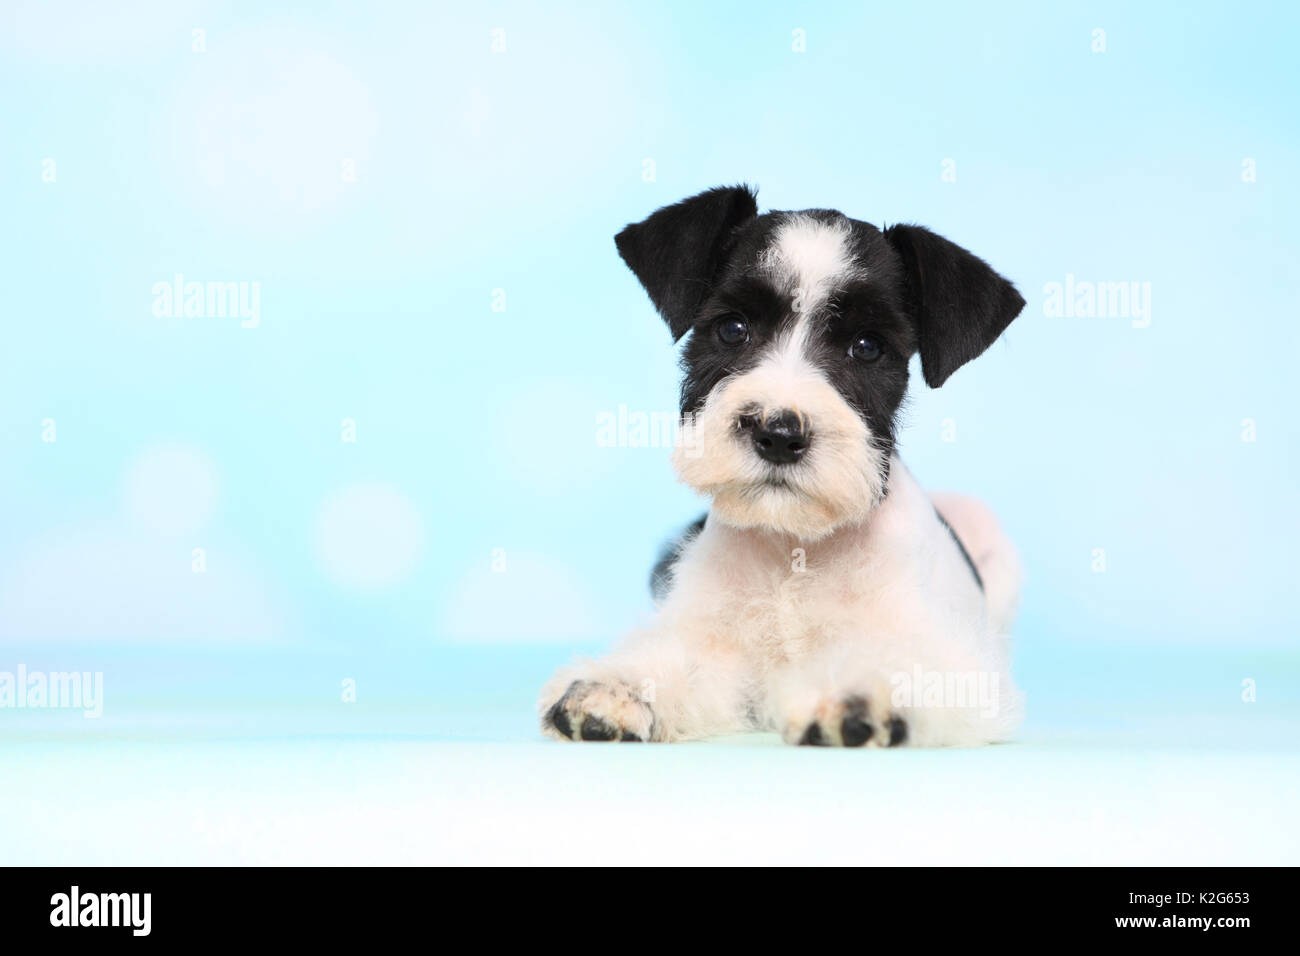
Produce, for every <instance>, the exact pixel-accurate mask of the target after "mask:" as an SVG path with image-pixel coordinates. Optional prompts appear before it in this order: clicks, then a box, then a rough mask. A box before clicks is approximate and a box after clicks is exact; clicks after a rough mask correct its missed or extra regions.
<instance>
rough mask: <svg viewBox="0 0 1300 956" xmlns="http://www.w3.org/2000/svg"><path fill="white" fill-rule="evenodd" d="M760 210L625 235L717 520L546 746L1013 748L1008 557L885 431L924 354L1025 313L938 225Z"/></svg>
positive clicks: (688, 205)
mask: <svg viewBox="0 0 1300 956" xmlns="http://www.w3.org/2000/svg"><path fill="white" fill-rule="evenodd" d="M754 205H755V204H754V200H753V196H752V193H749V192H748V191H746V190H739V189H736V190H713V191H710V192H709V193H705V194H702V195H701V196H699V197H695V198H693V199H692V200H687V201H686V202H684V203H680V204H678V205H677V206H674V207H668V208H667V209H665V210H661V211H660V212H659V213H656V214H655V216H652V217H651V218H650V219H648V220H646V222H644V223H641V224H638V225H637V226H630V227H628V229H627V230H625V231H624V233H622V234H620V236H619V248H620V252H621V253H622V254H623V256H624V258H625V259H626V260H627V261H628V263H629V265H630V266H632V268H633V270H634V271H635V272H637V274H638V277H639V278H641V280H642V282H643V283H644V284H645V286H646V288H647V290H648V291H649V292H650V294H651V298H652V299H653V300H654V301H655V303H656V305H657V306H658V307H659V309H660V311H661V313H663V315H664V317H665V319H666V320H667V321H668V323H669V326H670V328H671V329H672V330H673V332H674V335H675V336H677V337H681V336H682V335H685V334H686V333H688V332H689V333H690V335H691V338H690V340H689V342H688V344H687V346H686V349H685V352H684V365H685V370H686V379H685V382H684V385H683V396H682V411H683V440H682V442H681V443H680V444H679V447H678V448H677V449H676V450H675V453H674V464H675V466H676V468H677V471H678V473H679V475H680V476H681V477H682V479H683V480H684V481H686V482H687V483H688V484H690V485H691V486H692V487H694V488H696V489H697V490H699V491H701V492H702V493H704V494H706V495H708V496H709V497H711V499H712V502H713V504H712V508H711V511H710V514H709V516H708V518H707V520H706V522H705V523H704V525H703V527H702V528H701V529H700V530H699V531H698V533H695V534H693V535H691V536H689V538H688V539H687V540H686V541H685V542H684V544H683V545H682V546H681V548H680V550H679V551H678V552H677V553H676V555H675V559H674V560H672V561H671V562H666V563H665V564H664V565H662V566H661V568H659V569H657V572H656V573H657V581H658V584H659V586H660V587H661V589H662V590H663V592H664V593H663V596H662V601H661V605H660V608H659V611H658V615H657V617H656V619H655V621H654V623H653V624H652V625H651V626H650V627H649V628H648V629H647V630H645V631H642V632H639V633H636V634H633V635H631V636H629V637H628V638H627V639H626V640H625V641H624V642H623V643H622V645H621V646H620V647H619V648H618V649H617V650H616V651H615V652H614V653H612V654H611V655H609V656H608V657H606V658H604V659H602V660H598V661H583V662H578V663H576V664H574V665H573V666H571V667H569V668H566V669H564V670H562V671H561V672H560V673H558V674H557V675H556V677H555V678H554V679H553V680H552V681H551V682H550V683H549V684H548V685H547V687H546V688H545V689H544V690H543V693H542V698H541V709H542V726H543V730H544V731H545V732H547V733H548V734H550V735H552V736H555V737H558V738H562V739H584V740H593V739H604V740H609V739H613V740H658V741H668V740H681V739H688V738H695V737H702V736H710V735H716V734H727V733H735V732H738V731H742V730H750V729H771V730H775V731H777V732H779V733H781V734H782V736H783V737H784V738H785V739H786V740H787V741H789V742H791V743H812V744H829V745H849V746H856V745H863V744H866V745H870V746H897V745H899V744H902V743H909V744H913V745H923V746H924V745H948V744H973V743H984V742H989V741H994V740H1000V739H1004V738H1005V737H1006V736H1007V735H1008V734H1009V733H1010V731H1011V730H1012V729H1013V728H1014V726H1015V724H1016V723H1017V721H1018V719H1019V715H1020V711H1021V697H1020V694H1019V692H1018V691H1017V690H1016V688H1015V687H1014V685H1013V684H1012V682H1011V678H1010V673H1009V654H1008V648H1007V636H1006V632H1007V628H1008V627H1009V624H1010V618H1011V615H1012V614H1013V612H1014V606H1015V601H1016V597H1017V594H1018V590H1019V569H1018V563H1017V560H1016V557H1015V553H1014V550H1013V549H1012V548H1011V546H1010V544H1009V542H1007V541H1006V539H1005V538H1004V537H1003V535H1002V534H1001V532H1000V531H999V530H998V528H997V525H996V522H995V521H993V520H992V518H991V516H990V515H989V514H988V512H987V511H986V510H984V509H983V508H982V506H980V505H979V504H978V503H977V502H973V501H971V500H970V499H963V498H958V497H948V498H944V499H940V500H939V502H938V508H939V510H936V502H934V501H932V500H931V499H930V498H929V497H927V496H926V495H925V493H924V492H923V491H922V490H921V489H920V487H919V485H918V484H917V483H916V481H915V480H914V479H913V478H912V476H911V474H910V473H909V472H908V471H907V469H906V468H905V467H904V466H903V464H902V462H901V461H900V460H899V458H898V456H897V454H896V453H895V451H894V419H895V415H896V412H897V408H898V405H899V403H900V402H901V400H902V397H903V394H904V392H905V390H906V384H907V375H908V372H907V360H908V358H909V357H910V356H911V355H912V354H913V353H914V352H916V351H917V350H920V351H921V353H922V362H923V370H924V372H925V375H926V378H927V380H928V381H930V382H931V384H936V385H937V384H940V383H941V382H942V381H943V380H944V379H945V378H947V376H948V375H949V374H951V372H952V371H953V370H954V369H955V368H956V367H958V366H960V365H961V364H963V363H964V362H965V361H966V360H968V359H969V358H972V357H974V355H977V354H979V352H981V351H983V349H984V348H985V347H986V346H987V344H988V342H989V341H991V340H992V338H994V337H996V335H997V334H999V333H1000V332H1001V330H1002V329H1003V328H1005V325H1006V324H1007V323H1008V322H1010V320H1011V318H1013V317H1014V314H1015V312H1018V311H1019V308H1020V306H1021V305H1023V300H1021V299H1020V297H1019V296H1018V295H1017V294H1016V293H1015V290H1014V289H1012V288H1011V286H1010V284H1009V283H1006V281H1005V280H1003V279H1001V277H999V276H997V275H996V274H995V273H993V272H992V270H990V269H988V267H987V266H986V265H984V263H983V262H981V261H980V260H978V259H976V258H975V257H973V256H971V255H970V254H969V253H967V252H965V251H964V250H961V249H959V248H958V247H956V246H952V244H951V243H947V241H946V240H942V239H940V238H939V237H937V236H934V235H933V234H932V233H928V232H927V231H925V230H919V229H917V228H916V227H895V230H890V231H887V232H886V233H881V232H880V231H879V230H876V229H875V227H873V226H869V225H867V224H865V223H859V222H857V221H856V220H850V219H848V218H847V217H844V216H843V215H841V214H839V213H835V212H832V211H825V210H814V211H809V212H804V213H775V214H773V213H769V214H767V215H766V216H758V215H757V214H756V209H755V208H754ZM963 284H967V285H971V286H972V287H973V289H972V290H963V288H961V286H962V285H963ZM963 297H965V301H962V299H963ZM1008 313H1010V314H1008ZM941 514H942V517H941Z"/></svg>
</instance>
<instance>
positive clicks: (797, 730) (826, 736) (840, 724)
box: [782, 694, 907, 747]
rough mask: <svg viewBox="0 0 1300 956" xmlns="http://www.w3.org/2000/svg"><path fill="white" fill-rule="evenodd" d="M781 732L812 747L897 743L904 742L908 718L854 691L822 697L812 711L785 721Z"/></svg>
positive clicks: (790, 738) (883, 745) (873, 745)
mask: <svg viewBox="0 0 1300 956" xmlns="http://www.w3.org/2000/svg"><path fill="white" fill-rule="evenodd" d="M782 736H784V738H785V741H786V743H790V744H803V745H810V746H814V747H899V746H902V745H903V744H905V743H907V721H906V720H904V719H903V718H902V717H901V716H900V715H898V714H896V713H894V712H893V711H891V710H890V709H889V708H888V707H875V706H873V704H872V701H871V700H869V699H868V698H866V697H863V696H861V695H856V694H853V695H849V696H847V697H834V698H827V699H825V700H822V701H821V702H819V703H818V704H817V706H816V708H815V709H814V711H813V713H812V714H811V715H809V716H807V717H805V718H802V719H796V720H792V721H788V722H787V724H786V727H785V731H784V733H783V735H782Z"/></svg>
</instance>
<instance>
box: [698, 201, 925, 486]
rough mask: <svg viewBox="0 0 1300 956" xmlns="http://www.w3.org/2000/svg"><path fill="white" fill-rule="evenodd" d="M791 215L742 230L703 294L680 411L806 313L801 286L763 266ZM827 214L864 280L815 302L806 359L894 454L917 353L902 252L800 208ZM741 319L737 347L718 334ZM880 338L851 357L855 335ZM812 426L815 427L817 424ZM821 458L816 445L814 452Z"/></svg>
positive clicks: (864, 229) (865, 227)
mask: <svg viewBox="0 0 1300 956" xmlns="http://www.w3.org/2000/svg"><path fill="white" fill-rule="evenodd" d="M790 215H791V214H790V213H767V214H766V215H763V216H759V217H757V218H756V219H755V220H754V221H753V222H752V223H751V224H749V225H747V226H745V227H743V228H742V229H741V230H739V231H738V233H737V235H736V237H735V246H734V251H733V253H732V258H731V260H730V262H729V263H728V266H727V268H726V269H724V270H723V272H722V274H721V275H720V277H719V279H718V281H717V283H716V285H715V286H714V288H713V289H712V291H711V293H710V295H709V296H708V298H707V299H705V301H704V303H703V305H702V306H701V308H700V311H699V313H698V315H697V317H696V322H695V325H694V327H693V328H692V330H691V333H690V338H689V339H688V340H687V343H686V347H685V349H684V350H683V353H682V367H683V372H684V377H683V381H682V396H681V411H682V414H683V415H687V414H691V413H694V412H698V411H699V410H700V408H701V407H702V406H703V404H704V402H705V400H706V399H707V398H708V396H709V393H710V392H711V391H712V390H713V389H714V388H715V387H716V386H717V385H718V384H719V383H720V382H722V381H723V380H724V379H726V378H727V377H728V376H732V375H739V374H742V373H744V372H746V371H749V370H750V369H752V368H753V367H754V366H755V365H757V364H758V363H759V362H760V361H762V359H763V358H764V356H765V354H766V353H767V352H768V351H769V350H770V348H771V347H772V345H773V343H774V342H775V340H776V339H777V338H778V337H779V336H781V335H783V334H785V333H788V332H789V331H791V330H792V329H793V328H794V326H795V324H796V323H797V322H798V321H799V320H800V318H801V316H800V315H799V314H797V313H796V312H795V297H796V294H797V290H795V289H793V288H780V287H778V286H777V285H776V282H777V281H778V279H776V278H774V277H773V276H772V275H770V274H769V273H768V272H766V271H765V270H764V269H763V268H762V267H761V256H762V254H763V252H764V251H765V250H766V249H767V248H768V247H770V246H771V244H772V242H773V240H774V239H775V233H776V230H777V229H779V228H780V226H781V225H782V224H783V223H785V222H786V221H787V220H788V218H789V217H790ZM801 215H804V216H810V217H812V218H818V219H823V220H840V221H847V222H849V223H850V225H851V227H852V232H851V237H850V245H851V249H852V254H853V258H854V260H855V263H856V265H857V266H858V267H859V268H860V269H862V270H864V272H865V276H866V278H865V279H861V280H855V281H852V282H849V283H846V284H845V285H844V286H842V287H841V288H838V289H836V290H834V292H833V293H832V294H831V295H829V296H828V297H827V298H826V299H825V300H823V301H820V302H817V303H815V304H814V310H813V311H812V312H811V313H810V314H809V315H808V317H807V318H808V321H809V322H810V323H811V325H810V329H809V335H808V336H807V339H806V344H805V355H806V356H807V358H808V360H809V361H810V362H811V363H812V364H814V365H815V366H816V367H818V368H819V369H821V371H822V373H823V374H824V375H825V376H826V378H827V380H828V381H829V382H830V383H831V385H832V386H834V387H835V389H836V390H837V391H838V392H839V393H840V395H841V396H843V398H844V400H845V402H847V403H848V405H849V406H850V407H851V408H853V409H854V410H855V411H856V412H857V413H858V415H859V416H861V418H862V419H863V421H865V422H866V424H867V427H868V428H869V429H870V430H871V434H872V435H873V436H874V439H875V443H876V446H877V447H878V448H879V450H880V451H881V452H882V453H883V455H884V459H885V462H886V467H888V459H889V455H890V453H891V452H892V451H893V448H894V434H895V417H896V415H897V413H898V408H899V406H900V405H901V404H902V401H903V396H904V395H905V394H906V392H907V380H908V370H907V363H908V359H909V358H910V357H911V356H912V354H913V353H914V352H915V351H916V335H915V331H914V328H913V325H912V323H911V322H910V320H909V319H908V317H907V315H906V313H905V311H904V302H905V298H904V293H905V288H906V287H905V285H904V282H903V277H902V274H901V267H900V263H899V260H898V256H897V255H896V253H895V252H894V251H893V249H892V248H891V247H890V246H889V244H888V243H887V242H885V241H884V238H883V237H882V235H881V234H880V231H879V230H878V229H876V228H875V227H874V226H871V225H869V224H867V223H863V222H856V221H853V220H845V219H844V217H842V216H840V215H839V213H835V212H830V211H821V210H818V211H813V212H809V213H802V214H801ZM736 317H740V318H742V319H743V320H744V321H745V323H746V325H747V327H748V330H749V335H748V338H747V340H746V341H745V342H744V343H743V344H740V345H735V344H729V343H727V342H726V341H724V340H723V338H722V337H721V336H720V335H719V330H720V327H721V326H722V325H723V324H724V323H727V322H730V321H734V319H735V318H736ZM863 335H867V336H870V337H872V338H873V339H874V340H875V341H877V342H879V344H880V346H881V351H880V355H879V357H878V358H875V359H873V360H872V361H869V362H867V361H862V360H861V359H859V358H854V357H853V356H852V355H851V354H850V348H851V346H852V345H853V343H854V341H856V340H857V339H858V338H859V337H861V336H863ZM812 428H813V431H814V432H816V429H817V423H816V422H813V423H812ZM809 454H810V455H813V454H816V449H815V447H814V448H813V449H812V450H811V451H810V452H809Z"/></svg>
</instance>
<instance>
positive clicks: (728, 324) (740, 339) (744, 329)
mask: <svg viewBox="0 0 1300 956" xmlns="http://www.w3.org/2000/svg"><path fill="white" fill-rule="evenodd" d="M715 328H716V329H717V332H718V339H719V340H720V341H721V342H722V344H723V345H741V344H743V343H744V342H746V341H748V339H749V326H748V325H747V324H746V322H745V320H744V319H742V318H741V317H740V316H738V315H724V316H723V317H722V318H720V319H718V324H717V325H716V326H715Z"/></svg>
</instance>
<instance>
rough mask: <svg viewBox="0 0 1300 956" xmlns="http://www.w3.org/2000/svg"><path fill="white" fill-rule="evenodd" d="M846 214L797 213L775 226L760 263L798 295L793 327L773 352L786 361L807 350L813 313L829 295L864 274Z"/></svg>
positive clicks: (785, 286) (782, 285) (780, 360)
mask: <svg viewBox="0 0 1300 956" xmlns="http://www.w3.org/2000/svg"><path fill="white" fill-rule="evenodd" d="M851 239H852V227H851V226H850V225H849V222H848V220H847V219H844V218H842V217H841V218H837V219H831V220H823V219H816V218H814V217H812V216H809V215H806V214H804V213H795V214H794V215H792V216H790V218H789V219H787V220H786V221H785V222H783V223H782V224H781V225H780V226H778V227H777V229H776V233H775V235H774V236H773V239H772V244H771V245H770V246H769V247H768V248H767V249H766V250H765V251H764V252H763V255H762V258H761V259H760V266H761V267H762V269H763V271H764V272H765V273H766V274H767V275H768V276H769V277H771V278H772V279H773V280H775V282H776V283H777V285H778V286H779V287H780V288H782V289H783V290H785V291H788V292H790V294H791V295H793V296H794V308H795V312H796V314H797V315H798V321H797V322H796V323H795V326H794V329H793V331H792V332H791V333H790V334H789V335H788V336H786V337H785V338H784V339H783V341H781V342H779V343H778V345H777V347H776V349H775V350H774V351H775V354H774V356H773V358H774V359H775V360H776V361H777V362H781V363H788V362H790V361H791V360H792V359H797V358H798V357H799V356H801V355H802V354H803V350H804V345H805V344H806V342H807V340H808V333H809V319H810V317H811V316H812V315H813V314H814V313H815V312H816V311H817V310H818V309H819V308H820V307H821V305H822V303H823V302H824V301H825V300H826V298H827V297H828V296H829V295H830V294H831V293H832V292H833V291H834V290H835V287H836V286H838V285H842V284H843V283H844V282H847V281H848V280H850V279H861V278H864V277H865V274H866V273H865V270H864V269H862V267H861V266H859V265H858V264H857V262H856V261H855V259H854V256H853V247H852V244H851Z"/></svg>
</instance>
